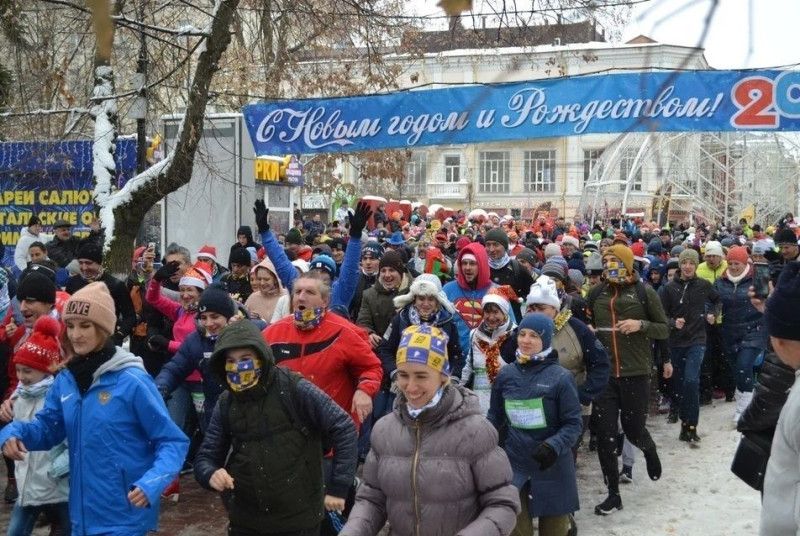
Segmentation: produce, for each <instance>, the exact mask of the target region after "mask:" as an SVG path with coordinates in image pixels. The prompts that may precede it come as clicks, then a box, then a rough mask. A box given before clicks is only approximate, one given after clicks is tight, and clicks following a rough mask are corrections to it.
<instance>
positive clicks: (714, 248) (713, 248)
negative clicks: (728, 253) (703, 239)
mask: <svg viewBox="0 0 800 536" xmlns="http://www.w3.org/2000/svg"><path fill="white" fill-rule="evenodd" d="M705 254H706V255H716V256H718V257H723V256H724V255H725V254H724V253H723V252H722V244H720V243H719V242H717V241H716V240H710V241H709V242H708V243H707V244H706V252H705Z"/></svg>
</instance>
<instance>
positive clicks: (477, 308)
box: [442, 242, 496, 349]
mask: <svg viewBox="0 0 800 536" xmlns="http://www.w3.org/2000/svg"><path fill="white" fill-rule="evenodd" d="M468 253H469V254H471V255H474V256H475V259H476V260H477V264H478V275H477V277H476V278H475V282H474V284H473V285H471V284H469V283H468V282H467V280H466V279H465V278H464V274H462V273H461V258H462V257H463V256H464V255H466V254H468ZM456 263H457V265H458V275H457V277H456V280H455V281H450V282H449V283H447V284H446V285H444V287H442V290H443V291H444V293H445V294H446V295H447V299H448V300H449V301H450V303H452V304H453V308H455V310H456V314H455V324H456V327H457V328H458V342H459V344H460V345H461V348H464V349H466V348H469V345H470V342H469V334H470V332H471V331H472V330H473V329H475V328H477V327H478V326H479V325H480V323H481V321H482V320H483V307H482V306H481V300H483V297H484V296H485V295H486V293H487V292H488V291H489V289H490V288H492V287H494V286H496V285H495V284H494V283H492V280H491V279H490V278H489V257H488V256H487V255H486V248H484V247H483V246H482V245H480V244H478V243H475V242H473V243H471V244H468V245H466V246H464V248H462V250H461V251H459V252H458V258H457V259H456Z"/></svg>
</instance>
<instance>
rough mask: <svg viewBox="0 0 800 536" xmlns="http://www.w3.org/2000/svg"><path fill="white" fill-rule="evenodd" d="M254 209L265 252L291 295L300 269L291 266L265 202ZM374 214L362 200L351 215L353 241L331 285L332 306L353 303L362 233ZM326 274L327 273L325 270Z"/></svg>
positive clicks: (259, 202)
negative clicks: (272, 227)
mask: <svg viewBox="0 0 800 536" xmlns="http://www.w3.org/2000/svg"><path fill="white" fill-rule="evenodd" d="M253 212H254V213H255V216H256V224H257V225H258V232H259V234H260V235H261V244H262V245H263V246H264V251H266V252H267V256H268V257H269V259H270V260H271V261H272V263H273V264H274V265H275V270H276V271H277V272H278V278H280V280H281V283H283V286H284V287H286V289H287V290H288V291H289V293H290V294H291V292H292V283H293V282H294V280H295V279H297V275H298V274H297V270H296V269H295V267H294V266H293V265H292V262H291V261H290V260H289V257H287V256H286V252H285V251H284V250H283V246H281V245H280V243H278V240H277V238H275V235H273V234H272V233H271V232H270V230H269V209H268V208H267V206H266V205H265V204H264V201H262V200H260V199H257V200H256V202H255V206H254V207H253ZM371 215H372V211H371V210H370V208H369V205H367V204H366V203H363V202H361V201H359V203H358V205H357V206H356V210H355V213H354V214H352V215H351V216H350V241H349V242H348V243H347V246H348V247H347V249H346V250H345V254H344V261H342V266H341V268H340V269H339V277H338V278H337V279H336V281H333V284H332V286H331V302H330V307H334V306H336V305H344V306H345V307H346V308H349V307H350V302H351V301H352V300H353V295H354V294H355V292H356V286H357V284H358V271H359V266H360V264H361V234H362V232H363V231H364V228H365V227H366V226H367V221H369V217H370V216H371ZM334 267H335V264H334ZM325 273H328V272H327V271H325Z"/></svg>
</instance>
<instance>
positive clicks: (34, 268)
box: [19, 261, 56, 283]
mask: <svg viewBox="0 0 800 536" xmlns="http://www.w3.org/2000/svg"><path fill="white" fill-rule="evenodd" d="M40 262H51V261H36V262H33V263H31V264H29V265H28V267H27V268H25V269H24V270H22V273H21V274H19V280H20V281H22V280H23V279H25V278H26V277H28V276H29V275H30V274H33V273H37V274H41V275H43V276H45V277H46V278H47V279H49V280H50V281H52V282H53V283H55V282H56V272H55V266H54V267H53V268H50V267H49V266H45V265H44V264H39V263H40Z"/></svg>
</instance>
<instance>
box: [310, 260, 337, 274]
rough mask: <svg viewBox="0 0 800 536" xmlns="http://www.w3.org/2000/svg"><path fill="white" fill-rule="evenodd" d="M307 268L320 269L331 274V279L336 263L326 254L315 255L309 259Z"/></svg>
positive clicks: (334, 272)
mask: <svg viewBox="0 0 800 536" xmlns="http://www.w3.org/2000/svg"><path fill="white" fill-rule="evenodd" d="M309 270H322V271H323V272H325V273H327V274H328V275H329V276H331V279H333V278H335V277H336V263H335V262H333V259H332V258H330V257H329V256H327V255H317V256H316V257H314V258H313V259H311V262H310V263H309Z"/></svg>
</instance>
